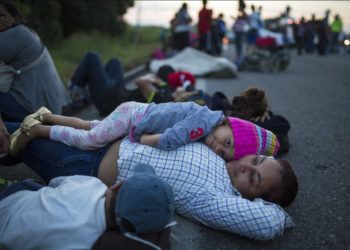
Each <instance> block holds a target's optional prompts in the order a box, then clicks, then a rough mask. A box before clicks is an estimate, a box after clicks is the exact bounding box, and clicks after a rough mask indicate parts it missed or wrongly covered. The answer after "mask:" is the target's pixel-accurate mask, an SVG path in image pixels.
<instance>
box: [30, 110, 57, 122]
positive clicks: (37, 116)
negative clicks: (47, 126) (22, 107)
mask: <svg viewBox="0 0 350 250" xmlns="http://www.w3.org/2000/svg"><path fill="white" fill-rule="evenodd" d="M51 113H52V112H51V111H50V110H49V109H47V108H45V107H41V108H39V109H38V110H37V111H36V112H35V113H33V114H31V115H28V116H27V117H31V118H33V119H35V120H37V121H39V122H42V123H43V122H44V117H43V115H45V114H51Z"/></svg>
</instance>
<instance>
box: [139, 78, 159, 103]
mask: <svg viewBox="0 0 350 250" xmlns="http://www.w3.org/2000/svg"><path fill="white" fill-rule="evenodd" d="M160 82H161V80H160V79H159V78H158V77H157V76H156V75H153V74H148V75H145V76H142V77H140V78H138V79H137V80H136V81H135V84H136V86H137V88H138V90H139V91H140V92H141V93H142V95H143V97H144V98H145V100H148V98H149V97H150V96H151V94H152V93H153V92H155V91H157V88H156V87H155V86H154V85H159V86H160Z"/></svg>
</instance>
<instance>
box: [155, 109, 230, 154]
mask: <svg viewBox="0 0 350 250" xmlns="http://www.w3.org/2000/svg"><path fill="white" fill-rule="evenodd" d="M223 119H224V114H223V113H222V112H221V111H212V110H210V109H209V108H208V107H206V106H205V107H203V108H201V109H197V110H194V112H191V113H189V114H188V115H187V116H186V117H185V118H184V119H183V120H181V121H179V122H177V123H175V124H174V126H173V127H171V128H167V129H166V130H165V131H164V132H163V133H162V135H161V136H160V139H159V143H158V145H157V148H159V149H164V150H172V149H175V148H177V147H179V146H182V145H185V144H187V143H190V142H193V141H197V140H198V139H200V138H204V137H206V136H207V135H209V134H210V132H211V131H212V129H213V127H214V126H215V125H216V124H218V123H219V122H221V121H222V120H223Z"/></svg>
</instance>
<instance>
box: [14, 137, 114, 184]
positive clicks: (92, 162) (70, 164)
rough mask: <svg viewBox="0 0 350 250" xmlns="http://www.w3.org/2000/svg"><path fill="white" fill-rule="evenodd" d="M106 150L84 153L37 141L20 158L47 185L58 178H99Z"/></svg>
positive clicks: (47, 141)
mask: <svg viewBox="0 0 350 250" xmlns="http://www.w3.org/2000/svg"><path fill="white" fill-rule="evenodd" d="M106 148H108V147H105V148H101V149H98V150H90V151H84V150H81V149H78V148H75V147H70V146H67V145H65V144H63V143H60V142H55V141H52V140H49V139H41V138H40V139H35V140H34V141H32V142H31V143H30V144H28V146H27V147H26V148H25V149H24V150H22V151H21V153H20V154H19V156H18V158H19V159H20V160H21V161H22V162H23V163H25V164H26V165H27V166H28V167H30V168H31V169H32V170H34V171H35V172H36V173H37V174H38V175H39V176H40V177H41V178H42V179H43V180H44V181H45V182H46V183H49V181H50V180H51V179H53V178H55V177H58V176H68V175H88V176H95V177H97V173H98V167H99V163H100V160H101V156H103V154H104V152H105V150H106Z"/></svg>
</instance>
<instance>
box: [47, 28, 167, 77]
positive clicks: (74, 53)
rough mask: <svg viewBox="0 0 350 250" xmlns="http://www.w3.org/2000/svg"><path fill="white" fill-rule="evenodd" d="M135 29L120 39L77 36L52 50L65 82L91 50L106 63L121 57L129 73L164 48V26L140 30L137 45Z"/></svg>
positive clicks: (96, 33) (92, 35)
mask: <svg viewBox="0 0 350 250" xmlns="http://www.w3.org/2000/svg"><path fill="white" fill-rule="evenodd" d="M135 30H136V29H135V28H134V27H130V26H129V27H128V28H127V30H126V32H125V33H124V34H123V35H121V36H118V37H111V36H108V35H105V34H100V33H98V32H95V33H90V34H74V35H73V36H71V37H69V38H68V39H66V40H64V41H63V42H62V43H61V44H59V45H56V46H54V47H52V48H49V50H50V52H51V55H52V57H53V60H54V62H55V64H56V67H57V70H58V72H59V75H60V76H61V79H62V81H63V83H64V84H67V82H68V80H69V78H70V76H71V75H72V73H73V72H74V69H75V68H76V67H77V65H78V63H79V61H80V60H81V59H82V58H83V56H84V55H85V53H86V52H88V51H96V52H98V53H100V55H101V59H102V61H103V62H104V63H105V62H107V61H108V60H109V59H110V58H112V57H117V58H118V59H120V60H121V61H122V63H123V67H124V70H125V71H127V70H129V69H131V68H133V67H135V66H138V65H141V64H144V63H145V62H146V61H147V60H148V59H149V58H150V54H151V53H152V51H153V50H154V49H155V48H156V47H159V46H160V42H159V34H160V31H161V27H140V29H139V34H140V35H139V42H138V43H135V42H134V41H135V38H134V37H135Z"/></svg>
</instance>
